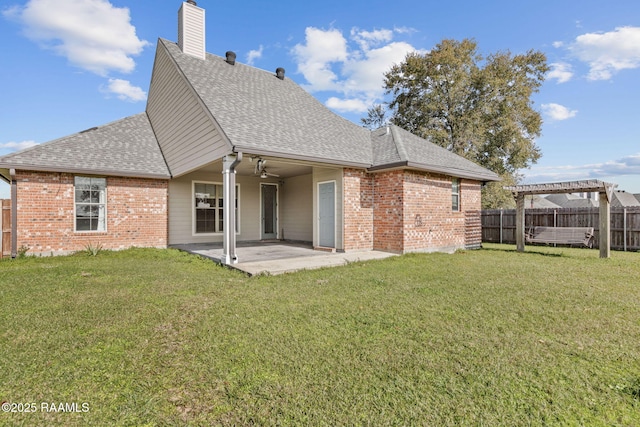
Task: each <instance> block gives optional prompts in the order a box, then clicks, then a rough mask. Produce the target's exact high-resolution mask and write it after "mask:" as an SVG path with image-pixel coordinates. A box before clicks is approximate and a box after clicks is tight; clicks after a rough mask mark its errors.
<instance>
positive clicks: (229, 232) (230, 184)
mask: <svg viewBox="0 0 640 427" xmlns="http://www.w3.org/2000/svg"><path fill="white" fill-rule="evenodd" d="M241 161H242V152H238V153H237V154H236V155H235V156H224V157H223V159H222V192H223V195H222V198H223V200H224V205H225V206H224V209H223V211H222V216H223V223H224V231H223V235H222V257H223V262H224V263H225V264H226V265H232V264H237V263H238V254H237V253H236V213H235V199H236V166H238V164H239V163H240V162H241Z"/></svg>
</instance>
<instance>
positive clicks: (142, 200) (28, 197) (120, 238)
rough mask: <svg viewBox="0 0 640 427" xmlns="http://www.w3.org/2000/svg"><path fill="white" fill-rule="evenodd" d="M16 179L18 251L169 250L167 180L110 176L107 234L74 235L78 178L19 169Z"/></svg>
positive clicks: (69, 175)
mask: <svg viewBox="0 0 640 427" xmlns="http://www.w3.org/2000/svg"><path fill="white" fill-rule="evenodd" d="M16 180H17V186H18V196H17V229H18V248H20V247H25V246H26V247H28V248H29V251H28V252H27V254H36V255H50V254H52V253H53V254H61V253H69V252H74V251H79V250H83V249H85V248H86V247H87V245H89V244H92V245H97V244H101V245H102V246H103V248H104V249H124V248H128V247H132V246H139V247H166V246H167V215H168V213H167V197H168V191H167V189H168V181H167V180H156V179H143V178H124V177H107V178H106V180H107V214H106V216H107V231H105V232H96V231H91V232H76V231H74V229H75V218H74V175H72V174H68V173H41V172H27V171H17V173H16Z"/></svg>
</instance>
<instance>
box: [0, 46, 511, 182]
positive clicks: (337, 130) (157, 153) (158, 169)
mask: <svg viewBox="0 0 640 427" xmlns="http://www.w3.org/2000/svg"><path fill="white" fill-rule="evenodd" d="M158 48H159V49H160V48H164V49H166V50H167V52H168V53H169V54H170V56H171V57H172V58H173V61H174V62H175V64H176V65H177V66H178V67H179V69H180V70H181V72H182V74H183V75H184V77H185V78H186V80H187V82H188V83H189V84H191V85H192V87H193V88H194V90H195V93H196V94H197V96H199V97H200V99H201V100H202V102H203V103H204V105H205V106H206V108H207V109H209V111H210V112H211V115H212V116H213V117H214V119H215V120H216V121H217V123H218V125H219V126H220V128H221V129H222V131H223V132H224V134H225V135H226V137H227V138H228V139H229V141H230V143H231V144H232V145H233V146H234V148H235V151H243V152H246V153H252V154H260V155H272V156H277V157H282V158H288V159H299V160H313V161H317V162H322V163H328V164H335V165H342V166H354V167H362V168H367V169H370V170H372V171H374V170H381V169H387V168H391V167H408V168H414V169H420V170H426V171H432V172H437V173H442V174H447V175H452V176H457V177H461V178H470V179H477V180H481V181H496V180H499V178H498V176H497V175H496V174H494V173H493V172H491V171H489V170H487V169H485V168H483V167H481V166H479V165H477V164H475V163H473V162H470V161H468V160H466V159H464V158H462V157H460V156H457V155H455V154H453V153H451V152H449V151H447V150H445V149H444V148H441V147H439V146H436V145H434V144H431V143H429V142H427V141H425V140H424V139H422V138H419V137H417V136H415V135H413V134H411V133H409V132H407V131H405V130H403V129H401V128H399V127H396V126H390V128H389V132H387V130H386V128H383V129H379V130H377V131H373V132H371V131H369V130H367V129H365V128H363V127H360V126H358V125H356V124H355V123H353V122H350V121H348V120H346V119H344V118H342V117H340V116H338V115H337V114H335V113H333V112H332V111H330V110H329V109H328V108H327V107H325V106H324V105H323V104H322V103H321V102H319V101H318V100H317V99H315V98H314V97H313V96H312V95H310V94H309V93H307V92H306V91H305V90H304V89H303V88H302V87H300V86H299V85H298V84H296V83H295V82H293V81H292V80H291V79H289V78H285V79H284V80H280V79H279V78H277V77H276V76H275V73H273V72H269V71H264V70H260V69H257V68H254V67H250V66H248V65H244V64H240V63H237V62H236V64H235V65H233V66H232V65H230V64H228V63H226V61H225V60H224V59H223V58H222V57H219V56H216V55H212V54H206V60H204V61H203V60H201V59H198V58H195V57H193V56H190V55H186V54H184V53H182V52H181V51H180V49H179V47H178V46H177V45H176V44H175V43H173V42H169V41H167V40H163V39H160V40H159V42H158ZM203 166H204V165H203ZM0 168H16V169H20V168H22V169H28V170H42V171H61V172H76V173H77V172H82V173H96V174H112V175H122V176H140V177H157V178H169V177H170V176H171V173H170V171H169V169H168V167H167V165H166V163H165V160H164V158H163V156H162V152H161V150H160V146H159V144H158V142H157V140H156V138H155V135H154V132H153V129H152V127H151V124H150V122H149V120H148V118H147V115H146V114H145V113H141V114H137V115H134V116H131V117H127V118H125V119H122V120H118V121H116V122H113V123H110V124H107V125H104V126H100V127H98V128H95V129H92V130H89V131H84V132H80V133H77V134H74V135H70V136H67V137H64V138H60V139H57V140H55V141H51V142H48V143H45V144H41V145H39V146H36V147H33V148H30V149H27V150H24V151H21V152H17V153H13V154H8V155H6V156H3V157H0Z"/></svg>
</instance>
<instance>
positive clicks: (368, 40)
mask: <svg viewBox="0 0 640 427" xmlns="http://www.w3.org/2000/svg"><path fill="white" fill-rule="evenodd" d="M351 39H352V40H354V41H355V42H356V43H358V44H359V45H360V48H361V49H362V50H364V51H366V50H369V49H370V46H371V45H374V46H377V45H379V44H380V43H384V42H389V41H391V40H392V39H393V31H392V30H386V29H382V30H373V31H366V30H360V29H359V28H355V27H354V28H352V29H351Z"/></svg>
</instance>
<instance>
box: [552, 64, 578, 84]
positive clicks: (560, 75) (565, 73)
mask: <svg viewBox="0 0 640 427" xmlns="http://www.w3.org/2000/svg"><path fill="white" fill-rule="evenodd" d="M550 67H551V71H550V72H549V74H547V77H548V78H549V79H557V80H558V83H566V82H568V81H569V80H571V78H572V77H573V71H572V69H571V65H570V64H567V63H566V62H555V63H553V64H550Z"/></svg>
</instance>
